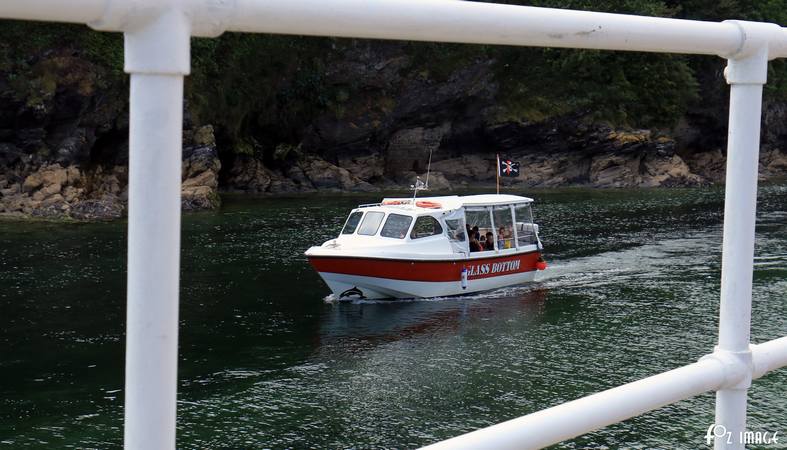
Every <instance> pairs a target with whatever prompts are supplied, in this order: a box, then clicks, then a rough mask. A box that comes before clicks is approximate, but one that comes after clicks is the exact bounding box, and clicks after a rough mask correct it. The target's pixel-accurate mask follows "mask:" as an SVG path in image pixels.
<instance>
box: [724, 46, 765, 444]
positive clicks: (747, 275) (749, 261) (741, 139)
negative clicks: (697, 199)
mask: <svg viewBox="0 0 787 450" xmlns="http://www.w3.org/2000/svg"><path fill="white" fill-rule="evenodd" d="M767 69H768V53H767V47H761V48H759V49H754V50H753V51H751V52H750V53H749V54H748V55H746V56H745V57H742V58H737V59H729V61H728V65H727V69H726V70H725V75H726V77H727V82H728V83H729V84H730V85H731V87H730V112H729V131H728V142H727V174H726V186H725V196H724V236H723V241H724V242H723V251H722V270H721V306H720V310H719V345H718V346H717V349H716V350H717V352H719V353H721V354H724V355H727V356H729V357H731V358H732V360H733V361H736V362H737V363H738V366H739V367H749V370H748V374H742V375H743V376H742V377H741V381H739V382H737V383H735V384H734V385H732V386H725V387H724V388H723V389H720V390H719V391H717V393H716V422H715V427H714V428H713V431H714V433H713V435H714V436H715V442H714V447H715V448H716V449H743V448H744V441H743V436H744V432H745V431H746V403H747V393H748V388H749V386H750V385H751V370H750V369H751V351H750V349H749V340H750V328H751V327H750V326H751V297H752V294H751V293H752V276H753V263H754V226H755V219H756V209H757V208H756V207H757V176H758V167H759V147H760V117H761V115H762V88H763V84H765V81H766V78H767Z"/></svg>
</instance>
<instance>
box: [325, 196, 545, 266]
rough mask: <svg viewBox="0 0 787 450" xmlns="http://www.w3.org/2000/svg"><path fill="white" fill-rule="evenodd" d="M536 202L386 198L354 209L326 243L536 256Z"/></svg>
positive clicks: (487, 198)
mask: <svg viewBox="0 0 787 450" xmlns="http://www.w3.org/2000/svg"><path fill="white" fill-rule="evenodd" d="M532 202H533V200H532V199H530V198H527V197H520V196H516V195H502V194H488V195H470V196H456V195H454V196H445V197H426V198H386V199H383V201H382V202H380V203H374V204H367V205H360V206H358V207H357V208H355V209H354V210H352V212H350V215H349V217H348V218H347V221H346V222H345V224H344V227H343V228H342V231H341V233H340V234H339V237H338V238H337V239H335V240H333V241H329V243H326V244H329V245H331V246H335V247H342V248H344V249H349V248H353V249H361V248H378V249H381V248H385V249H387V250H388V251H390V252H397V251H401V252H405V251H406V252H407V253H411V252H412V253H418V254H422V255H428V254H442V255H446V254H453V255H456V256H458V257H465V258H466V257H475V256H479V257H481V256H488V255H489V254H490V253H495V254H497V253H509V252H510V253H517V252H521V251H523V250H528V251H530V250H534V249H538V248H540V244H539V241H538V226H537V225H535V224H534V223H533V215H532V212H531V209H530V204H531V203H532ZM405 248H406V250H405Z"/></svg>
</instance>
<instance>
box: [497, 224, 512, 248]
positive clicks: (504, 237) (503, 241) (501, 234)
mask: <svg viewBox="0 0 787 450" xmlns="http://www.w3.org/2000/svg"><path fill="white" fill-rule="evenodd" d="M497 248H499V249H503V248H511V232H510V231H509V230H508V228H506V227H500V228H498V230H497Z"/></svg>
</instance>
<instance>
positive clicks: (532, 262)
mask: <svg viewBox="0 0 787 450" xmlns="http://www.w3.org/2000/svg"><path fill="white" fill-rule="evenodd" d="M539 256H541V254H540V252H530V253H520V254H518V255H507V256H495V257H490V258H479V259H472V260H465V261H450V260H449V261H410V260H403V259H381V258H353V257H342V256H310V257H309V262H310V263H311V265H312V267H314V269H315V270H316V271H317V272H330V273H341V274H345V275H359V276H364V277H376V278H390V279H394V280H407V281H459V280H461V278H462V268H463V267H465V268H466V269H467V278H468V279H469V280H475V279H478V278H489V277H497V276H501V275H510V274H514V273H522V272H530V271H532V270H536V261H538V258H539Z"/></svg>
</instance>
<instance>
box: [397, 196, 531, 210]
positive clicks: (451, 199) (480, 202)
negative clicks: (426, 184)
mask: <svg viewBox="0 0 787 450" xmlns="http://www.w3.org/2000/svg"><path fill="white" fill-rule="evenodd" d="M412 200H413V198H412V197H399V198H384V199H383V205H382V206H384V207H407V208H411V207H412V206H411V205H412V203H411V202H412ZM415 200H416V202H433V203H439V204H440V206H441V207H440V208H419V209H425V210H432V211H436V210H443V211H449V210H454V209H459V208H461V207H463V206H492V205H510V204H514V203H530V202H532V201H533V199H532V198H528V197H521V196H519V195H509V194H482V195H464V196H458V195H447V196H443V197H416V199H415ZM393 201H402V202H406V203H407V204H406V205H385V202H393Z"/></svg>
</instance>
